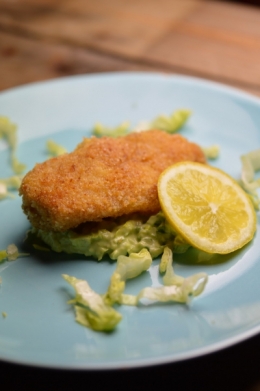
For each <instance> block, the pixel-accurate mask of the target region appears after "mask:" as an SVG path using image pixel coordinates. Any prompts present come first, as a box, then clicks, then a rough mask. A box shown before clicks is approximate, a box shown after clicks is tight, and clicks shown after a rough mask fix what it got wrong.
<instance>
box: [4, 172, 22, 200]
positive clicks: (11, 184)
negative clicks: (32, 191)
mask: <svg viewBox="0 0 260 391" xmlns="http://www.w3.org/2000/svg"><path fill="white" fill-rule="evenodd" d="M21 181H22V178H21V177H20V176H18V175H14V176H11V177H9V178H5V179H0V200H2V199H4V198H7V197H13V194H12V193H10V191H9V190H18V189H19V187H20V184H21Z"/></svg>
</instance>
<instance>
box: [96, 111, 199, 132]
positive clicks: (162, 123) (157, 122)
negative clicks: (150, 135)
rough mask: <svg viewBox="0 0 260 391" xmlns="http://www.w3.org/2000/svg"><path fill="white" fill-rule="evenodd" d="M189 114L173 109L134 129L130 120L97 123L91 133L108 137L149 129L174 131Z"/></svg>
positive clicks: (141, 123) (142, 122)
mask: <svg viewBox="0 0 260 391" xmlns="http://www.w3.org/2000/svg"><path fill="white" fill-rule="evenodd" d="M190 115H191V111H190V110H186V109H179V110H175V111H174V112H173V113H172V114H171V115H169V116H167V115H159V116H158V117H156V118H155V119H154V120H152V121H141V122H140V123H139V124H138V125H137V126H136V127H135V128H134V129H131V127H130V122H128V121H125V122H122V123H121V124H120V125H118V126H116V127H114V128H113V127H112V128H109V127H107V126H104V125H102V124H101V123H99V122H98V123H97V124H95V126H94V129H93V132H92V133H93V135H95V136H97V137H102V136H108V137H119V136H125V135H126V134H128V133H131V132H140V131H145V130H149V129H159V130H164V131H165V132H168V133H175V132H176V131H177V130H178V129H180V128H181V127H182V126H183V125H184V124H185V122H186V121H187V120H188V118H189V117H190Z"/></svg>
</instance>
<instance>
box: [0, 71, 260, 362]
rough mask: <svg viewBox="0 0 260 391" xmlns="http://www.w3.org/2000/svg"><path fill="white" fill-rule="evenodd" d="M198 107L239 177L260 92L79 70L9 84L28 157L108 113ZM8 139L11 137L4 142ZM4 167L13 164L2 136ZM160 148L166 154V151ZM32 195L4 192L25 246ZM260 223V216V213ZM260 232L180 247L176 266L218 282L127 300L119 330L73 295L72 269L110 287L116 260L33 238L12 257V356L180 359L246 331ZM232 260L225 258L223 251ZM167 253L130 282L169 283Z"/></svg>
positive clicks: (9, 222) (8, 322)
mask: <svg viewBox="0 0 260 391" xmlns="http://www.w3.org/2000/svg"><path fill="white" fill-rule="evenodd" d="M178 108H189V109H191V110H192V111H193V115H192V117H191V119H190V120H189V122H188V123H187V125H186V126H185V128H184V129H183V131H182V134H183V135H184V136H187V137H188V138H189V139H190V140H194V141H196V142H198V143H199V144H200V145H202V146H209V145H211V144H219V145H220V146H221V156H220V158H219V159H218V160H217V161H215V162H214V163H213V164H214V165H215V166H218V167H220V168H222V169H224V170H226V171H227V172H228V173H229V174H231V175H232V176H234V177H235V178H238V177H239V172H240V168H241V164H240V160H239V156H240V155H241V154H243V153H246V152H248V151H250V150H252V149H256V148H259V146H260V102H259V100H258V99H256V98H253V97H251V96H249V95H247V94H244V93H242V92H239V91H237V90H234V89H231V88H228V87H224V86H221V85H219V84H215V83H211V82H206V81H202V80H199V79H194V78H187V77H180V76H168V75H161V74H147V73H119V74H118V73H115V74H103V75H92V76H76V77H71V78H64V79H59V80H54V81H50V82H45V83H37V84H33V85H29V86H25V87H20V88H17V89H13V90H9V91H6V92H3V93H1V94H0V115H6V116H9V117H10V119H11V120H12V121H13V122H15V123H17V124H18V125H19V133H18V135H19V149H18V153H19V158H20V160H21V161H22V162H25V163H26V164H27V166H28V169H29V168H31V167H33V165H34V164H35V163H36V162H40V161H43V160H45V159H46V157H47V155H46V152H45V141H46V140H47V139H48V138H52V139H54V140H55V141H57V142H60V143H61V144H63V145H64V146H66V147H67V148H68V150H72V149H74V147H75V146H76V144H77V143H78V142H80V141H81V139H82V137H83V136H88V135H89V134H90V131H91V129H92V127H93V124H94V123H95V122H97V121H100V122H102V123H103V124H105V125H107V126H115V125H118V124H119V123H120V122H122V121H125V120H130V121H131V123H132V125H133V126H134V125H136V124H137V123H138V122H139V121H140V120H150V119H153V118H154V117H155V116H157V115H158V114H161V113H166V114H170V113H171V112H172V111H173V110H175V109H178ZM0 147H1V145H0ZM0 151H1V152H0V178H1V177H5V176H8V175H10V174H11V171H10V169H9V168H8V154H7V152H6V151H5V150H4V149H3V147H1V148H0ZM159 158H160V156H158V159H159ZM20 204H21V202H20V198H19V197H18V196H16V198H15V199H14V200H4V201H1V202H0V249H3V248H6V246H7V245H8V244H10V243H15V244H16V245H17V246H18V247H19V249H20V250H22V251H25V250H26V251H28V249H25V248H24V244H23V240H24V238H25V234H26V230H27V229H28V228H29V223H28V222H27V220H26V217H25V216H24V215H23V213H22V211H21V207H20ZM258 228H259V216H258ZM259 244H260V233H259V229H258V233H257V235H256V237H255V238H254V240H253V242H252V243H251V244H249V245H248V246H246V247H245V248H244V249H242V250H241V251H239V252H237V253H235V254H232V255H229V256H225V257H223V258H219V259H216V261H219V263H215V264H213V265H202V264H198V263H196V262H191V261H190V262H189V259H187V256H176V257H175V270H176V273H178V274H181V275H184V276H188V275H190V274H193V273H194V272H199V271H205V272H207V273H208V274H209V276H210V278H209V283H208V286H207V289H206V291H205V292H204V293H203V295H202V296H200V297H198V298H196V299H195V300H194V301H193V302H192V303H191V305H190V306H185V305H179V304H175V305H158V306H155V305H154V306H149V307H140V308H132V307H126V306H124V307H121V308H119V310H120V311H121V312H122V314H123V321H122V322H121V323H120V324H119V326H118V328H117V330H116V331H115V332H113V333H111V334H102V333H97V332H94V331H92V330H89V329H85V328H83V327H82V326H80V325H79V324H77V323H75V321H74V314H73V311H72V309H71V308H70V307H69V306H68V305H67V303H66V302H67V300H68V299H69V298H70V294H71V293H72V291H71V290H70V287H69V286H68V284H67V283H66V282H65V281H64V280H63V279H62V278H61V274H62V273H66V274H70V275H75V276H76V277H78V278H83V279H87V280H88V282H89V283H90V286H91V287H92V288H93V289H95V290H96V291H97V292H100V293H102V292H104V291H105V290H106V289H107V286H108V283H109V277H110V275H111V274H112V272H113V270H114V267H115V265H114V264H113V263H112V262H109V261H103V262H100V263H98V262H96V261H94V260H85V259H84V257H74V256H68V255H64V254H55V253H53V252H47V253H46V252H39V251H36V250H33V249H30V252H31V254H30V256H29V257H24V258H20V259H18V260H17V261H15V262H11V263H7V262H5V263H2V264H0V276H1V278H2V284H1V286H0V315H1V312H6V313H7V317H6V318H3V317H2V316H0V359H3V360H6V361H11V362H16V363H23V364H31V365H36V366H43V367H56V368H71V369H73V368H77V369H86V368H87V369H91V368H92V369H109V368H127V367H137V366H146V365H152V364H160V363H165V362H173V361H178V360H183V359H186V358H191V357H195V356H199V355H202V354H205V353H208V352H212V351H215V350H218V349H221V348H223V347H226V346H229V345H231V344H234V343H236V342H238V341H241V340H244V339H245V338H248V337H249V336H252V335H254V334H256V333H258V332H259V331H260V284H259V276H260V254H259V248H260V245H259ZM220 261H222V262H220ZM157 267H158V261H155V262H154V263H153V266H152V268H151V270H150V272H147V273H146V274H144V275H143V276H141V277H140V278H138V279H136V280H133V281H130V282H129V283H128V285H127V292H131V293H137V292H138V291H139V290H140V289H141V288H142V287H144V286H147V285H151V284H158V283H160V280H158V278H157Z"/></svg>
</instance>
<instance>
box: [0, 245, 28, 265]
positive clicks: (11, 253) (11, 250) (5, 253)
mask: <svg viewBox="0 0 260 391" xmlns="http://www.w3.org/2000/svg"><path fill="white" fill-rule="evenodd" d="M27 255H29V254H27V253H20V252H19V251H18V248H17V246H16V245H15V244H9V245H8V246H7V248H6V250H0V262H2V261H5V260H7V261H15V260H16V259H17V258H18V257H22V256H27Z"/></svg>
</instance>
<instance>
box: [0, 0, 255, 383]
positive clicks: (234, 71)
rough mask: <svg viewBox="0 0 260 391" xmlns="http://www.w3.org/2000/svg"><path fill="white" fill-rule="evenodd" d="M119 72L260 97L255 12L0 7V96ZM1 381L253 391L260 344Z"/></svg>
mask: <svg viewBox="0 0 260 391" xmlns="http://www.w3.org/2000/svg"><path fill="white" fill-rule="evenodd" d="M125 70H127V71H129V70H130V71H139V70H143V71H162V72H166V73H175V74H185V75H192V76H198V77H202V78H205V79H209V80H214V81H218V82H222V83H225V84H228V85H231V86H235V87H238V88H240V89H242V90H244V91H247V92H250V93H252V94H254V95H256V96H260V7H259V8H258V7H257V6H253V5H246V4H242V3H241V2H240V3H236V2H225V1H206V0H132V1H130V0H128V1H127V0H121V1H120V0H95V1H94V0H92V1H91V0H89V1H88V0H0V90H5V89H8V88H10V87H15V86H18V85H22V84H25V83H29V82H34V81H39V80H47V79H51V78H56V77H61V76H65V75H74V74H82V73H94V72H108V71H125ZM0 109H1V108H0ZM0 373H1V376H0V387H1V389H3V390H16V389H17V390H18V388H19V389H21V387H22V386H24V387H25V388H22V389H34V390H35V391H36V390H37V391H38V390H48V391H49V390H61V389H62V390H67V389H71V390H77V391H78V389H84V390H85V389H88V388H89V387H91V388H93V387H94V386H95V387H97V389H103V388H102V387H101V384H102V383H100V381H106V382H107V387H109V388H111V389H112V388H113V387H114V389H115V391H116V390H119V389H140V388H141V387H142V389H144V390H149V389H151V390H153V389H159V387H160V388H162V387H163V388H165V387H168V383H170V386H171V388H172V389H177V390H179V389H182V390H183V391H186V390H209V391H212V390H245V391H258V390H260V336H256V337H254V338H251V339H250V340H248V341H245V342H243V343H241V344H238V345H236V346H234V347H231V348H229V349H226V350H223V351H221V352H217V353H214V354H211V355H209V356H206V357H201V358H198V359H193V360H189V361H186V362H180V363H177V364H172V365H165V366H161V367H154V368H145V369H140V370H131V371H124V372H105V373H103V374H102V375H100V373H98V372H81V373H71V372H64V371H63V372H62V371H61V372H59V371H48V370H44V369H33V368H28V367H22V366H15V365H11V364H8V363H4V362H2V363H0ZM137 376H138V379H137ZM3 385H5V387H3ZM30 387H32V388H30Z"/></svg>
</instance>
